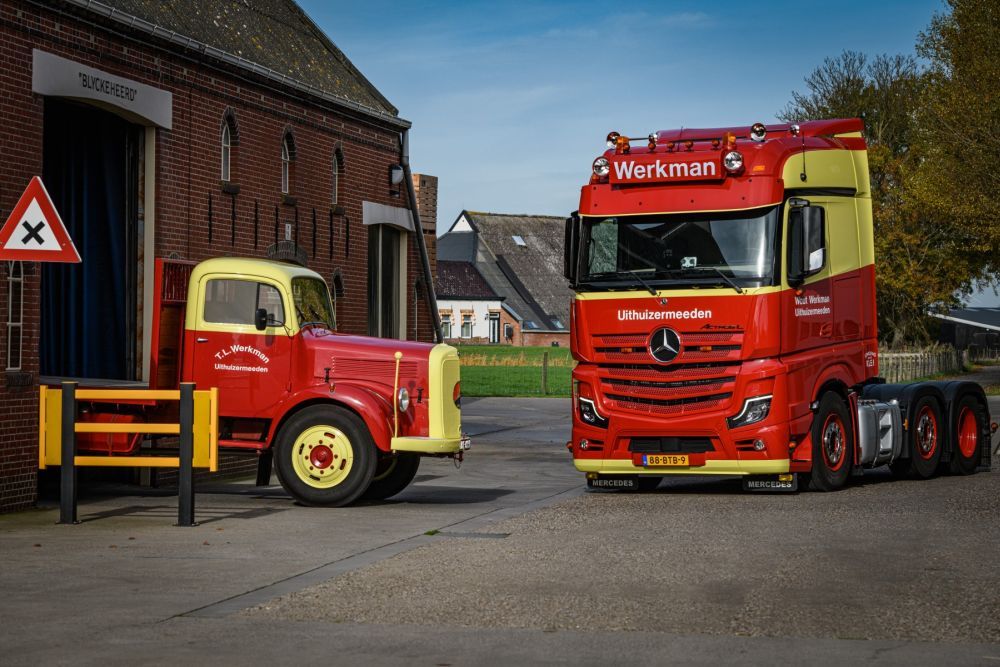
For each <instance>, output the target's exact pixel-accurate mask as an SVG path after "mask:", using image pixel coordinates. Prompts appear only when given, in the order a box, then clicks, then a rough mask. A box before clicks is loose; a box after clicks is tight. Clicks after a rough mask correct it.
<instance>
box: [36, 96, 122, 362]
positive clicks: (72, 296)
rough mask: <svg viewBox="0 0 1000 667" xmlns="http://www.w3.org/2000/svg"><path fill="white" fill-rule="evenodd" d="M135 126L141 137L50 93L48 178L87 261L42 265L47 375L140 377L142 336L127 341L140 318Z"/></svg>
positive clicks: (96, 111)
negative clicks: (132, 217) (133, 278)
mask: <svg viewBox="0 0 1000 667" xmlns="http://www.w3.org/2000/svg"><path fill="white" fill-rule="evenodd" d="M130 133H132V137H131V138H132V139H134V137H135V135H136V134H137V133H138V130H137V128H136V127H135V126H133V125H131V124H130V123H128V122H126V121H125V120H123V119H121V118H119V117H118V116H116V115H114V114H112V113H109V112H106V111H101V110H99V109H95V108H92V107H87V106H82V105H76V104H71V103H66V102H60V101H58V100H54V99H51V98H50V99H46V100H45V139H44V155H43V159H44V162H43V165H44V167H43V176H42V179H43V181H44V182H45V186H46V188H47V189H48V191H49V194H50V195H51V196H52V199H53V201H54V203H55V206H56V210H58V211H59V214H60V215H61V216H62V219H63V222H64V223H65V224H66V227H67V229H68V231H69V235H70V237H71V238H72V239H73V242H74V243H75V244H76V248H77V250H78V251H79V252H80V257H81V259H82V260H83V261H82V263H81V264H43V265H42V266H43V268H42V284H41V302H42V303H41V307H42V315H41V341H40V355H41V359H40V362H41V373H42V374H43V375H55V376H62V377H79V378H110V379H124V380H128V379H134V376H135V369H134V364H130V362H129V360H130V359H132V355H133V354H134V349H135V341H134V340H127V337H128V335H129V334H128V332H130V331H134V328H133V325H134V323H133V322H131V321H130V320H129V318H133V319H134V317H135V310H134V308H135V305H134V300H135V295H134V293H133V294H130V293H129V292H130V290H129V285H128V282H129V281H128V279H127V276H128V274H129V272H134V271H135V261H136V260H135V254H134V251H132V249H133V248H134V245H135V221H129V220H127V217H128V216H127V211H128V208H129V207H128V206H127V196H128V190H129V189H128V188H127V186H126V177H125V175H126V173H127V171H130V172H131V173H133V174H134V173H135V170H134V169H132V170H127V169H126V167H127V165H126V160H127V159H128V154H129V151H128V150H127V148H128V146H127V143H128V141H129V140H130ZM130 262H131V264H132V266H129V263H130ZM130 300H131V301H132V303H130ZM132 338H133V339H134V334H132ZM130 345H131V346H132V348H131V349H132V352H129V346H130Z"/></svg>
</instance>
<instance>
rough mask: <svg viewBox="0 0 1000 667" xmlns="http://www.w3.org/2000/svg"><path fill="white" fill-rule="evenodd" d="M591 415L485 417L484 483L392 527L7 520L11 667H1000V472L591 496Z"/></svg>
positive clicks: (233, 512) (161, 518) (224, 488)
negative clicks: (579, 423) (575, 435)
mask: <svg viewBox="0 0 1000 667" xmlns="http://www.w3.org/2000/svg"><path fill="white" fill-rule="evenodd" d="M568 409H569V408H568V401H566V400H561V399H479V400H472V399H467V402H466V405H465V409H464V423H465V427H466V429H467V430H468V431H470V432H471V433H472V434H473V435H474V448H473V450H472V452H471V453H470V456H469V458H468V459H467V461H466V464H465V465H464V466H463V467H462V468H461V469H460V470H456V469H455V468H454V467H453V466H452V464H451V463H450V462H448V461H430V462H426V464H425V465H423V466H422V468H421V471H420V473H419V475H418V478H417V481H416V483H415V484H414V485H413V486H412V487H411V488H410V489H408V490H407V491H406V492H404V493H403V494H400V496H398V497H397V498H396V499H393V500H392V501H390V502H385V503H378V504H370V505H364V506H358V507H351V508H344V509H334V510H330V509H313V508H304V507H299V506H296V505H294V504H293V503H291V501H290V500H289V499H288V498H287V497H286V496H285V495H284V494H283V493H282V492H281V489H280V488H279V487H269V488H265V489H258V488H255V487H253V486H250V485H248V484H218V485H214V486H211V487H199V495H198V500H197V503H198V504H197V508H198V512H197V513H198V518H199V520H200V521H201V525H199V526H197V527H194V528H177V527H174V526H173V525H172V523H173V521H174V520H175V518H176V497H174V496H171V495H169V493H167V492H142V493H140V492H138V490H136V489H131V490H130V493H131V495H101V494H99V493H97V494H95V493H91V494H90V495H88V496H86V497H85V500H84V501H83V502H82V503H81V506H80V518H81V519H82V520H83V521H84V523H83V524H81V525H78V526H58V525H54V522H55V520H56V517H57V511H56V509H55V508H54V507H47V508H42V509H39V510H36V511H31V512H24V513H20V514H14V515H7V516H0V557H2V559H3V563H4V566H3V567H2V568H0V590H2V591H3V602H2V604H0V655H3V662H4V664H31V665H37V664H48V663H51V664H68V663H72V664H75V665H76V664H96V663H101V664H134V663H135V662H140V661H141V662H143V663H148V664H176V663H178V662H179V661H188V662H194V663H196V664H198V663H202V662H209V661H211V662H212V663H215V664H223V665H226V664H237V663H239V664H247V663H251V664H263V663H275V662H277V663H279V664H280V663H287V662H291V661H292V660H295V661H297V662H302V663H307V664H312V663H317V664H318V663H323V664H331V663H333V664H366V665H368V664H387V665H389V664H392V665H398V664H407V665H410V664H426V665H446V664H447V665H460V664H476V663H478V664H516V663H519V664H524V663H529V664H570V663H572V664H599V663H600V664H607V663H630V664H636V663H638V664H663V663H666V662H682V663H684V664H718V663H731V662H737V661H738V662H750V663H762V662H769V663H770V662H774V661H775V660H776V659H777V660H782V659H783V660H785V661H789V662H806V661H808V662H810V663H816V664H843V663H844V662H845V661H852V662H853V661H865V662H872V663H876V664H886V663H889V664H941V663H945V662H947V663H966V664H974V663H980V664H996V662H997V661H1000V644H998V643H1000V623H998V618H1000V605H998V599H1000V598H998V596H997V590H998V584H1000V560H998V559H997V558H996V557H995V550H996V545H997V544H998V543H1000V532H998V525H997V520H996V517H997V516H1000V505H998V499H1000V494H998V491H1000V488H998V487H1000V475H998V473H986V474H979V475H975V476H973V477H971V478H953V477H942V478H938V479H934V480H931V481H928V482H908V481H904V482H900V481H890V480H888V478H887V476H886V475H884V474H881V475H880V474H875V475H871V476H867V477H866V481H865V482H864V483H861V484H856V485H854V486H852V487H851V488H849V489H847V490H845V491H842V492H839V493H836V494H800V495H798V496H756V495H755V496H745V495H743V494H742V493H740V492H739V491H738V485H734V484H733V483H732V482H727V481H720V480H714V479H707V480H674V481H672V482H671V483H670V484H666V485H664V486H663V487H662V488H661V489H660V490H659V491H657V492H655V493H653V494H648V495H627V494H615V493H585V492H584V490H583V487H582V479H581V476H580V475H579V474H577V473H575V471H574V470H573V469H572V466H571V465H570V462H569V458H568V455H567V454H566V452H565V449H564V448H563V444H564V443H565V441H566V439H567V438H568V431H567V424H568V419H567V412H568ZM993 412H994V415H996V414H998V413H1000V403H997V402H994V405H993ZM115 491H116V493H120V491H121V489H117V490H115Z"/></svg>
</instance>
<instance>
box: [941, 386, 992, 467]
mask: <svg viewBox="0 0 1000 667" xmlns="http://www.w3.org/2000/svg"><path fill="white" fill-rule="evenodd" d="M955 414H956V415H958V416H957V418H956V419H955V423H954V424H952V425H951V442H952V452H951V466H950V467H951V472H952V474H955V475H971V474H972V473H974V472H976V468H978V467H979V462H980V460H981V459H982V456H983V443H982V433H983V430H984V429H985V428H986V421H987V419H988V418H987V416H986V411H985V409H984V408H983V404H982V403H980V402H979V401H977V400H976V399H975V397H973V396H964V397H963V398H962V400H960V401H959V402H958V405H957V406H956V410H955Z"/></svg>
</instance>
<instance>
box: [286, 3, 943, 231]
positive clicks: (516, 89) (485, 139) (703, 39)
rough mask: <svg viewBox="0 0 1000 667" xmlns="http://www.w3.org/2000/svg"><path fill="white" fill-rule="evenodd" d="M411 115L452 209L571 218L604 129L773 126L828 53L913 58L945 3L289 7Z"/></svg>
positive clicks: (442, 205) (446, 211) (422, 167)
mask: <svg viewBox="0 0 1000 667" xmlns="http://www.w3.org/2000/svg"><path fill="white" fill-rule="evenodd" d="M300 2H301V4H302V5H303V7H304V9H305V10H306V11H307V12H308V13H309V14H310V16H312V18H313V20H315V21H316V23H317V24H319V26H320V27H321V28H323V29H324V30H325V31H326V33H327V34H328V35H329V36H330V38H331V39H332V40H333V41H334V42H335V43H336V44H337V45H338V46H339V47H340V48H341V49H342V50H343V51H344V52H345V53H346V54H347V56H348V58H350V59H351V61H352V62H353V63H354V64H355V65H356V66H357V67H358V69H360V70H361V72H362V73H364V75H365V76H366V77H368V79H369V80H370V81H371V82H372V83H373V84H374V85H375V86H376V87H377V88H378V89H379V90H380V91H381V92H382V93H383V94H384V95H385V96H386V97H387V98H388V99H389V100H390V101H391V102H392V103H393V104H394V105H395V106H396V107H398V108H399V113H400V116H402V117H403V118H406V119H408V120H410V121H412V122H413V129H412V130H411V132H410V145H411V149H410V156H411V159H410V161H411V164H412V166H413V169H414V171H418V172H423V173H427V174H433V175H435V176H437V177H438V178H439V179H440V181H439V188H440V193H439V200H438V228H439V233H443V232H444V231H446V229H447V226H449V225H450V224H451V223H452V222H453V221H454V219H455V218H456V217H457V216H458V214H459V213H460V212H461V211H462V209H470V210H478V211H493V212H504V213H536V214H550V215H566V214H568V213H569V212H570V211H572V210H574V209H575V208H576V206H577V201H578V197H579V189H580V187H581V186H582V185H583V184H584V183H585V182H586V180H587V178H588V176H589V170H590V164H591V162H592V161H593V159H594V157H596V156H597V155H598V154H599V153H600V152H601V151H603V150H604V137H605V135H606V134H607V133H608V132H609V131H610V130H617V131H620V132H622V133H623V134H628V135H630V136H645V135H646V134H648V133H649V132H651V131H654V130H657V129H668V128H673V127H681V126H685V127H699V126H701V127H705V126H719V125H737V124H747V125H748V124H751V123H753V122H756V121H763V122H769V121H773V120H775V117H776V115H777V113H778V112H779V111H780V110H781V109H782V108H783V107H784V106H785V104H787V102H788V100H789V99H790V97H791V92H792V91H793V90H802V89H803V88H804V85H803V78H804V77H805V76H806V75H807V74H809V72H811V71H812V70H813V69H814V68H815V67H816V66H817V65H819V64H820V63H821V62H822V60H823V58H824V57H827V56H835V55H837V54H839V53H840V52H841V51H843V50H844V49H853V50H858V51H862V52H865V53H869V54H876V53H913V51H914V43H915V40H916V37H917V34H918V33H919V31H921V30H922V29H924V28H925V27H926V25H927V23H928V22H929V20H930V18H931V16H932V15H933V14H934V12H935V11H940V10H941V8H942V4H941V3H940V2H939V1H938V0H933V1H925V0H914V1H908V2H900V1H887V2H871V1H870V0H869V1H868V2H859V1H856V0H850V1H842V2H838V3H809V2H771V3H764V2H758V3H747V2H718V3H707V2H586V1H585V2H547V3H539V2H495V1H494V2H476V1H473V2H432V3H420V2H410V3H398V4H397V3H388V2H381V1H378V0H373V1H370V2H365V3H359V2H340V1H337V2H323V1H320V0H300Z"/></svg>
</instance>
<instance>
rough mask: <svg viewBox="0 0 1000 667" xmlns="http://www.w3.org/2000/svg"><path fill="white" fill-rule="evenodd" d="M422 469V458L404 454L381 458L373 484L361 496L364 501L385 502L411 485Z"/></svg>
mask: <svg viewBox="0 0 1000 667" xmlns="http://www.w3.org/2000/svg"><path fill="white" fill-rule="evenodd" d="M419 467H420V457H419V456H418V455H416V454H410V453H408V452H404V453H402V454H396V455H395V456H383V457H380V458H379V461H378V465H377V466H376V468H375V476H374V477H372V483H371V484H369V485H368V488H367V489H366V490H365V492H364V493H362V494H361V498H362V499H363V500H385V499H386V498H390V497H392V496H394V495H396V494H397V493H399V492H400V491H402V490H403V489H405V488H406V487H408V486H409V485H410V482H412V481H413V478H414V477H416V475H417V468H419Z"/></svg>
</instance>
